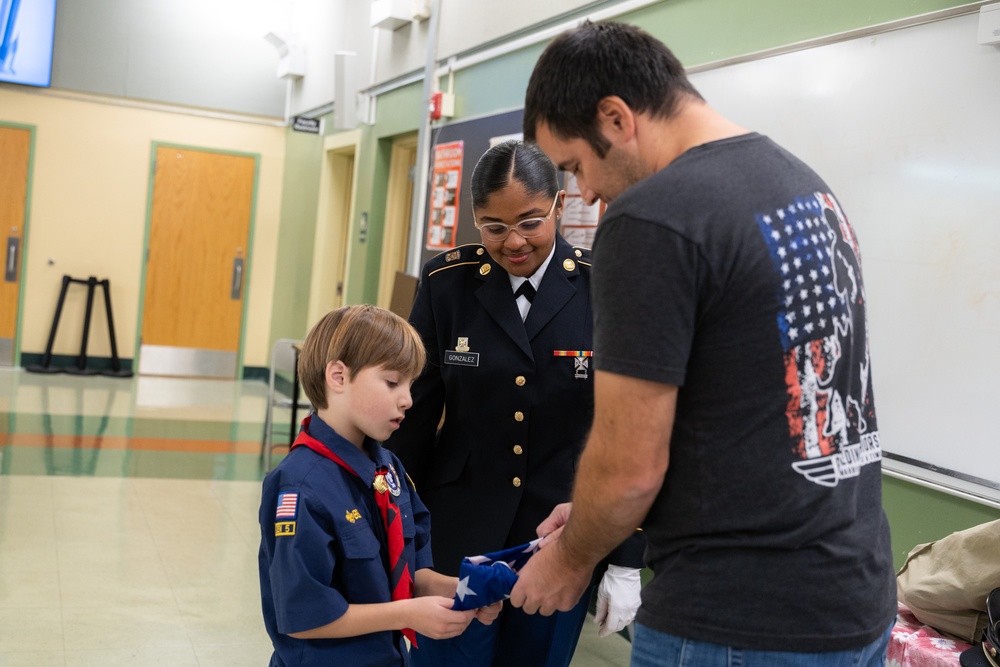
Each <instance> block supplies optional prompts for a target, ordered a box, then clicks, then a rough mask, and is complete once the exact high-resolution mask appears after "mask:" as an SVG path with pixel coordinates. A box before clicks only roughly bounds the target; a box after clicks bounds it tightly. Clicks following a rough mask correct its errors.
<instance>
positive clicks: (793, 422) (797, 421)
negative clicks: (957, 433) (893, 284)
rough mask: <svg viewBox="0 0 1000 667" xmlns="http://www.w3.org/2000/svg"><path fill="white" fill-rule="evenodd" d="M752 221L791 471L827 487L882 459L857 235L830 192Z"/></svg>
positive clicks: (761, 215) (805, 199) (799, 201)
mask: <svg viewBox="0 0 1000 667" xmlns="http://www.w3.org/2000/svg"><path fill="white" fill-rule="evenodd" d="M756 218H757V224H758V226H759V228H760V230H761V233H762V234H763V235H764V239H765V240H766V242H767V246H768V250H769V251H770V255H771V259H772V262H773V264H774V267H775V269H776V270H777V272H778V274H779V281H780V287H781V290H780V292H781V294H780V298H781V300H782V307H781V308H779V310H778V314H777V326H778V330H779V332H780V335H781V342H782V346H783V348H784V360H785V387H786V392H787V396H788V403H787V407H786V409H785V415H786V417H787V420H788V437H789V446H790V448H791V451H792V457H793V462H792V468H793V469H794V470H795V471H796V472H798V473H799V474H801V475H803V476H804V477H805V478H806V479H808V480H809V481H811V482H814V483H816V484H820V485H822V486H829V487H833V486H836V485H837V483H838V482H839V481H840V480H841V479H845V478H850V477H856V476H857V475H858V474H860V472H861V468H862V466H864V465H866V464H869V463H874V462H877V461H880V460H881V459H882V450H881V446H880V445H879V438H878V425H877V422H876V419H875V405H874V399H873V397H872V386H871V374H870V369H871V366H870V359H869V349H868V327H867V321H866V310H865V304H866V301H865V290H864V284H863V282H862V280H861V254H860V251H859V249H858V243H857V239H856V237H855V236H854V230H853V229H852V228H851V225H850V223H849V222H848V221H847V217H846V216H845V215H844V212H843V211H842V210H841V208H840V205H839V204H838V203H837V200H836V199H835V198H834V197H833V195H831V194H828V193H815V194H813V195H812V196H808V197H800V198H796V199H795V200H794V201H792V202H789V203H788V204H787V205H785V206H784V207H783V208H780V209H777V210H775V211H773V212H770V213H766V214H757V216H756Z"/></svg>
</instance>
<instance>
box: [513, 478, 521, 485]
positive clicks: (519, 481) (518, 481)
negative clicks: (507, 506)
mask: <svg viewBox="0 0 1000 667" xmlns="http://www.w3.org/2000/svg"><path fill="white" fill-rule="evenodd" d="M513 484H514V486H521V478H520V477H515V478H514V481H513Z"/></svg>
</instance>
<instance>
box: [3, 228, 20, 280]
mask: <svg viewBox="0 0 1000 667" xmlns="http://www.w3.org/2000/svg"><path fill="white" fill-rule="evenodd" d="M20 248H21V239H20V238H18V237H16V236H8V237H7V259H6V261H5V262H4V265H3V279H4V281H6V282H8V283H16V282H17V253H18V251H19V250H20Z"/></svg>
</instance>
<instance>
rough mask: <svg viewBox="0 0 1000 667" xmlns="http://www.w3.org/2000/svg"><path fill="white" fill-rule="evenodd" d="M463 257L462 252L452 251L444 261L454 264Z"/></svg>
mask: <svg viewBox="0 0 1000 667" xmlns="http://www.w3.org/2000/svg"><path fill="white" fill-rule="evenodd" d="M461 257H462V251H461V250H452V251H451V252H449V253H448V254H447V255H445V256H444V261H446V262H454V261H455V260H456V259H460V258H461Z"/></svg>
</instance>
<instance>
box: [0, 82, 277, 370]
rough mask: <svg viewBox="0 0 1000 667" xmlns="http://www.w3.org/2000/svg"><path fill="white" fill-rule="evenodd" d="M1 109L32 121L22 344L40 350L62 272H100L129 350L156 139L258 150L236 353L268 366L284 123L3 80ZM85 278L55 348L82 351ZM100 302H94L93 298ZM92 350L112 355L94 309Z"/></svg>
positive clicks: (126, 353) (121, 342)
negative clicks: (25, 88)
mask: <svg viewBox="0 0 1000 667" xmlns="http://www.w3.org/2000/svg"><path fill="white" fill-rule="evenodd" d="M0 120H3V121H7V122H13V123H25V124H32V125H34V126H35V127H36V134H35V141H36V143H35V157H34V173H33V179H32V192H31V241H30V244H29V248H28V254H27V256H26V257H25V258H24V259H25V262H26V267H27V273H26V275H25V290H26V292H25V303H24V310H23V316H24V324H23V328H22V332H21V333H22V349H23V350H24V351H26V352H37V353H41V352H44V350H45V342H46V340H47V338H48V332H49V326H50V325H51V322H52V314H53V312H54V310H55V305H56V301H57V299H58V296H59V287H60V284H61V280H62V276H63V274H68V275H70V276H73V277H74V278H86V277H88V276H91V275H93V276H96V277H97V278H99V279H100V278H108V279H109V280H110V281H111V299H112V304H113V306H114V315H115V332H116V334H117V338H118V348H119V354H120V355H121V356H122V357H127V358H134V357H135V354H136V352H135V342H136V330H137V325H138V321H137V313H138V308H139V301H140V287H141V280H142V259H143V257H142V255H143V242H144V234H145V230H146V216H147V212H146V211H147V200H148V196H149V175H150V156H151V152H152V149H153V142H154V141H158V142H164V143H171V144H179V145H186V146H191V147H195V148H205V149H210V150H220V151H238V152H242V153H256V154H259V155H260V172H259V175H258V185H257V197H256V209H255V219H254V227H253V234H254V237H253V240H252V243H253V256H252V257H251V262H250V268H249V272H250V282H249V285H248V289H249V293H248V297H249V301H248V303H247V308H248V311H247V318H246V335H245V338H244V354H243V363H244V365H248V366H266V365H267V360H268V354H269V353H268V349H267V347H268V341H267V337H268V332H269V330H270V317H271V303H272V292H273V286H274V270H275V269H274V267H275V249H276V247H277V234H278V220H279V215H280V203H281V184H282V168H283V165H284V130H283V128H282V127H280V126H279V125H278V124H275V123H273V122H270V120H269V119H268V121H266V122H242V121H239V120H225V119H215V118H206V117H200V116H193V115H188V114H184V113H173V112H170V111H160V110H149V109H142V108H131V107H126V106H118V105H115V104H110V103H107V102H106V101H104V100H102V99H101V98H89V97H87V98H84V97H77V96H73V97H59V96H56V95H53V94H51V93H47V92H38V93H36V92H20V91H11V90H9V89H0ZM85 305H86V289H84V288H82V287H78V286H74V288H71V290H70V293H69V294H68V295H67V299H66V304H65V306H64V309H63V314H62V321H61V322H60V326H59V335H58V337H57V340H56V344H55V348H54V352H55V353H56V354H70V355H75V354H78V353H79V345H80V337H81V333H82V328H83V316H84V308H85ZM97 305H101V304H100V302H98V304H97ZM95 315H97V316H95V317H94V320H93V323H92V328H91V332H90V345H89V348H88V352H89V353H90V354H91V355H93V356H110V345H109V343H108V333H107V326H106V324H105V322H104V317H103V313H98V312H97V310H95Z"/></svg>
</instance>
